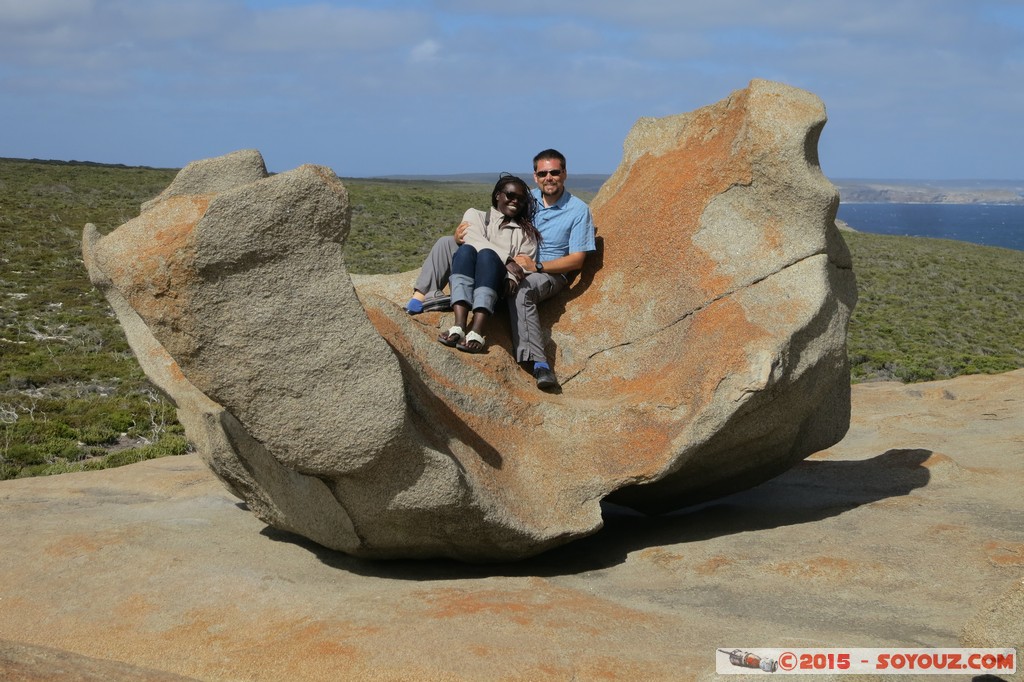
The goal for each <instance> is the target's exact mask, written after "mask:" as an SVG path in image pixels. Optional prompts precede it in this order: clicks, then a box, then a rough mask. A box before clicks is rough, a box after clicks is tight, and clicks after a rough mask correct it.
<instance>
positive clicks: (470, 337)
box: [455, 332, 487, 353]
mask: <svg viewBox="0 0 1024 682" xmlns="http://www.w3.org/2000/svg"><path fill="white" fill-rule="evenodd" d="M486 343H487V339H485V338H484V337H482V336H480V335H479V334H477V333H476V332H470V333H468V334H466V340H465V341H463V342H462V343H460V344H458V345H457V346H455V347H456V348H458V349H459V350H461V351H462V352H463V353H483V352H484V348H485V345H484V344H486ZM470 344H476V345H472V346H471V345H470Z"/></svg>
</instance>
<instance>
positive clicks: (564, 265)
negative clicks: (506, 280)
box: [515, 251, 587, 275]
mask: <svg viewBox="0 0 1024 682" xmlns="http://www.w3.org/2000/svg"><path fill="white" fill-rule="evenodd" d="M586 259H587V252H586V251H577V252H576V253H570V254H569V255H568V256H562V257H561V258H555V259H554V260H548V261H544V272H547V273H550V274H552V275H558V274H562V273H566V272H574V271H576V270H579V269H580V268H582V267H583V261H585V260H586ZM515 260H516V262H517V263H519V264H520V265H521V266H523V270H526V271H527V272H537V262H536V261H534V260H533V259H532V258H530V257H529V256H526V255H523V254H520V255H518V256H516V258H515Z"/></svg>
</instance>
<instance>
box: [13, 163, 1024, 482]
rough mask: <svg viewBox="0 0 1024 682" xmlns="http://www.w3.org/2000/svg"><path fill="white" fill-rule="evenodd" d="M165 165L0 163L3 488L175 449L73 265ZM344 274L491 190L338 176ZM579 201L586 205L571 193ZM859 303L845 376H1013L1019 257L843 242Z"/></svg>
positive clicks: (380, 258) (111, 322)
mask: <svg viewBox="0 0 1024 682" xmlns="http://www.w3.org/2000/svg"><path fill="white" fill-rule="evenodd" d="M175 172H176V171H175V170H169V169H154V168H128V167H121V166H104V165H98V164H87V163H49V162H38V161H23V160H17V159H0V478H13V477H17V476H33V475H42V474H52V473H62V472H67V471H80V470H86V469H98V468H105V467H111V466H119V465H122V464H127V463H131V462H136V461H140V460H142V459H148V458H152V457H159V456H163V455H168V454H179V453H183V452H186V451H187V450H188V447H189V446H188V443H187V441H186V440H185V437H184V434H183V432H182V429H181V426H180V425H179V424H178V422H177V421H176V419H175V417H174V409H173V406H172V405H171V404H170V403H169V402H168V401H167V400H166V399H165V398H164V397H163V396H161V395H160V394H159V393H158V392H157V391H156V390H155V389H154V388H153V387H152V386H151V385H150V384H149V383H148V382H147V381H146V379H145V377H144V375H143V374H142V372H141V370H140V369H139V367H138V364H137V363H136V362H135V360H134V358H133V356H132V354H131V351H130V350H129V348H128V344H127V342H126V341H125V337H124V334H123V333H122V331H121V328H120V327H119V326H118V324H117V320H116V319H115V317H114V315H113V313H112V311H111V310H110V308H109V306H108V305H107V304H106V301H105V300H104V299H103V297H102V296H101V295H100V294H99V293H98V292H97V291H96V290H95V289H94V288H93V287H92V285H91V284H90V282H89V279H88V276H87V274H86V272H85V267H84V265H83V264H82V261H81V242H80V240H81V232H82V227H83V226H84V225H85V223H87V222H92V223H95V224H96V225H97V227H98V228H99V230H100V232H103V233H106V232H109V231H110V230H112V229H114V228H115V227H117V226H118V225H120V224H121V223H123V222H125V221H126V220H129V219H131V218H133V217H135V216H136V215H138V212H139V206H140V204H142V202H144V201H146V200H148V199H150V198H152V197H153V196H155V195H156V194H158V193H159V192H160V191H161V190H162V189H163V188H164V187H166V186H167V184H168V183H169V182H170V181H171V179H172V178H173V176H174V174H175ZM345 184H346V186H347V187H348V189H349V192H350V199H351V203H352V230H351V233H350V235H349V240H348V246H347V248H346V261H347V264H348V267H349V269H350V270H351V271H352V272H356V273H390V272H401V271H404V270H411V269H413V268H416V267H419V265H420V263H421V262H422V259H423V256H424V255H425V253H426V252H427V250H428V249H429V248H430V245H431V244H432V243H433V241H434V240H435V239H436V238H437V236H439V235H441V234H449V233H450V232H451V231H452V229H453V228H454V226H455V225H456V224H457V223H458V221H459V219H460V218H461V216H462V212H463V211H464V210H465V208H467V207H469V206H478V207H483V206H485V205H486V203H487V201H488V192H489V191H490V186H486V185H475V184H456V183H432V182H424V181H402V182H388V181H373V180H356V179H348V180H346V181H345ZM583 196H584V198H586V199H588V200H589V199H590V198H591V196H592V195H586V194H585V195H583ZM845 236H846V238H847V242H848V243H849V245H850V249H851V251H852V253H853V257H854V263H855V270H856V272H857V280H858V285H859V288H860V304H859V305H858V308H857V310H856V312H855V314H854V318H853V320H852V322H851V325H850V342H849V353H850V358H851V362H852V365H853V376H852V379H853V380H854V381H859V380H867V379H878V378H883V379H899V380H902V381H923V380H929V379H936V378H944V377H951V376H956V375H958V374H966V373H978V372H1001V371H1007V370H1010V369H1014V368H1017V367H1022V366H1024V305H1022V302H1024V253H1022V252H1019V251H1009V250H1005V249H992V248H986V247H980V246H972V245H969V244H963V243H960V242H947V241H940V240H927V239H915V238H906V237H903V238H901V237H885V236H879V235H870V234H863V233H858V234H850V233H846V235H845Z"/></svg>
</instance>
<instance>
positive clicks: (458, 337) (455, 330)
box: [437, 326, 472, 348]
mask: <svg viewBox="0 0 1024 682" xmlns="http://www.w3.org/2000/svg"><path fill="white" fill-rule="evenodd" d="M470 333H472V332H470ZM465 336H466V332H465V331H463V329H462V327H459V326H455V327H452V328H451V329H449V330H448V331H446V332H444V333H443V334H441V335H440V336H438V337H437V340H438V341H440V342H441V343H442V344H444V345H446V346H448V347H449V348H455V347H456V346H458V345H459V342H460V341H462V339H463V338H465Z"/></svg>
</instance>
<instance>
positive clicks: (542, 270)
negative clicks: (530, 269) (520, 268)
mask: <svg viewBox="0 0 1024 682" xmlns="http://www.w3.org/2000/svg"><path fill="white" fill-rule="evenodd" d="M537 272H544V264H543V263H541V262H540V261H537Z"/></svg>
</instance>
